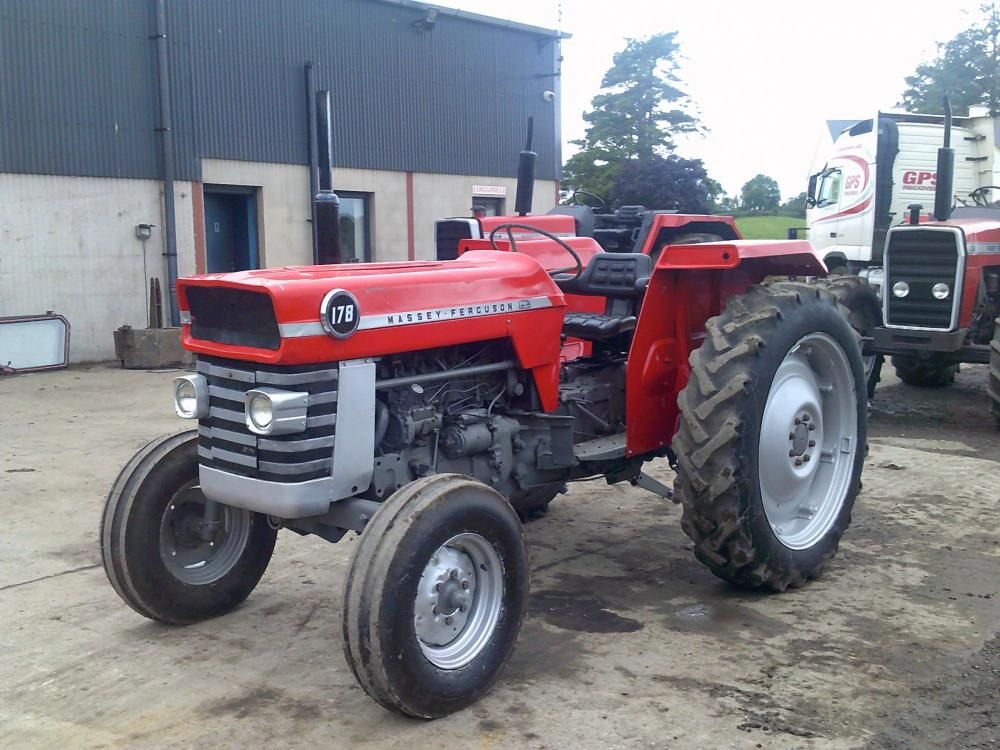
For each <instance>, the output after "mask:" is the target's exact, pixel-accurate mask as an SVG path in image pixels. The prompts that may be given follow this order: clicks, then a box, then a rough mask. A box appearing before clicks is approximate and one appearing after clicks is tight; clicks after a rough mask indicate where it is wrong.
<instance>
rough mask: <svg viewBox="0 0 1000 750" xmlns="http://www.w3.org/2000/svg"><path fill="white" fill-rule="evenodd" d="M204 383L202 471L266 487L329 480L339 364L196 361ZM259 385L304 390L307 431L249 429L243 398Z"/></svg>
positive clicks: (200, 428) (200, 442) (200, 437)
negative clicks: (288, 432) (206, 401)
mask: <svg viewBox="0 0 1000 750" xmlns="http://www.w3.org/2000/svg"><path fill="white" fill-rule="evenodd" d="M198 372H199V373H201V374H202V375H204V376H205V378H206V379H207V380H208V392H209V415H208V417H206V418H205V419H201V420H199V422H198V456H199V460H200V461H201V463H202V464H204V465H205V466H210V467H212V468H215V469H220V470H222V471H228V472H230V473H232V474H239V475H241V476H245V477H253V478H255V479H266V480H267V481H270V482H305V481H307V480H309V479H319V478H321V477H327V476H329V475H330V465H331V459H332V456H333V437H334V430H335V425H336V422H337V363H336V362H327V363H324V364H321V365H301V366H292V367H275V366H268V365H258V364H253V363H250V362H240V361H236V360H231V359H219V358H216V357H199V358H198ZM258 386H266V387H269V388H279V389H281V390H287V391H297V392H303V391H308V392H309V394H310V397H309V409H308V411H307V413H306V430H305V432H299V433H295V434H293V435H273V436H271V435H256V434H254V433H252V432H250V430H249V429H247V426H246V421H245V407H244V402H243V396H244V395H245V394H246V392H247V391H249V390H251V389H253V388H256V387H258Z"/></svg>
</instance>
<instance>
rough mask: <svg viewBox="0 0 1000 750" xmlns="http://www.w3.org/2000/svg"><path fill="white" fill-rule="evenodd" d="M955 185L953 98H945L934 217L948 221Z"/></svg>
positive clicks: (935, 188)
mask: <svg viewBox="0 0 1000 750" xmlns="http://www.w3.org/2000/svg"><path fill="white" fill-rule="evenodd" d="M954 186H955V150H954V149H953V148H952V147H951V100H950V99H949V98H948V97H947V96H946V97H945V98H944V146H943V147H942V148H939V149H938V157H937V183H936V185H935V187H934V218H935V219H937V220H938V221H948V219H950V218H951V204H952V200H953V193H954V192H955V190H954Z"/></svg>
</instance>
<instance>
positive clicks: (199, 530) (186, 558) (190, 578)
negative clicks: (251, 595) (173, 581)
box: [160, 485, 250, 586]
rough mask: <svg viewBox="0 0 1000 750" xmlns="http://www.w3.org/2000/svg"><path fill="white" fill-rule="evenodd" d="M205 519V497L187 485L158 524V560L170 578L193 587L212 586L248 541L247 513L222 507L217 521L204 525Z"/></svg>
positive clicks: (236, 560) (240, 509) (172, 500)
mask: <svg viewBox="0 0 1000 750" xmlns="http://www.w3.org/2000/svg"><path fill="white" fill-rule="evenodd" d="M204 516H205V496H204V495H203V494H202V492H201V488H199V487H198V486H196V485H189V486H187V487H184V488H183V489H181V490H180V491H178V492H177V493H176V494H175V495H174V496H173V497H172V498H171V499H170V502H169V503H167V507H166V508H165V509H164V512H163V518H162V519H161V521H160V559H161V560H162V561H163V564H164V565H165V566H166V568H167V570H169V571H170V573H171V575H173V576H174V577H175V578H177V579H178V580H180V581H183V582H184V583H187V584H190V585H193V586H204V585H207V584H210V583H213V582H215V581H217V580H219V579H220V578H222V577H223V576H224V575H225V574H226V573H228V572H229V571H230V570H232V568H233V566H234V565H235V564H236V563H237V562H238V561H239V559H240V556H241V555H242V554H243V550H244V549H245V548H246V545H247V543H248V541H249V538H250V512H249V511H247V510H243V509H242V508H233V507H230V506H223V507H222V512H221V518H222V520H221V521H219V522H211V523H207V522H206V521H205V520H204ZM206 523H207V525H206ZM205 529H208V530H209V533H203V530H205Z"/></svg>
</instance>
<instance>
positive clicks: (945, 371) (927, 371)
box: [892, 354, 958, 388]
mask: <svg viewBox="0 0 1000 750" xmlns="http://www.w3.org/2000/svg"><path fill="white" fill-rule="evenodd" d="M892 366H893V367H895V368H896V376H897V377H898V378H899V379H900V380H902V381H903V382H904V383H906V384H907V385H916V386H920V387H923V388H944V387H945V386H947V385H951V384H952V383H954V382H955V375H956V374H957V373H958V365H957V364H955V363H953V362H942V361H941V360H940V358H938V357H934V356H932V357H930V358H928V359H921V358H920V357H907V356H903V355H901V354H893V355H892Z"/></svg>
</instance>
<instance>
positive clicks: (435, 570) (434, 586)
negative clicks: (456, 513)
mask: <svg viewBox="0 0 1000 750" xmlns="http://www.w3.org/2000/svg"><path fill="white" fill-rule="evenodd" d="M503 593H504V583H503V563H502V562H501V561H500V555H498V554H497V551H496V549H494V547H493V545H492V544H490V543H489V541H487V540H486V538H485V537H483V536H481V535H480V534H476V533H473V532H465V533H463V534H457V535H456V536H453V537H452V538H451V539H449V540H448V541H447V542H445V543H444V544H442V545H441V546H440V547H438V549H437V551H436V552H435V553H434V554H433V555H432V556H431V559H430V560H429V561H428V563H427V567H425V568H424V572H423V574H422V575H421V576H420V582H419V583H418V584H417V596H416V600H415V601H414V603H413V629H414V631H415V633H416V636H417V643H419V644H420V650H421V651H422V652H423V654H424V656H425V657H427V660H428V661H429V662H430V663H431V664H433V665H434V666H436V667H438V668H439V669H460V668H461V667H464V666H465V665H466V664H468V663H470V662H471V661H472V660H473V659H475V658H476V657H477V656H478V655H479V654H480V652H481V651H482V650H483V649H484V648H485V647H486V645H487V644H488V643H489V641H490V638H491V637H492V636H493V631H494V630H495V629H496V626H497V622H498V621H499V620H500V610H501V608H502V606H503Z"/></svg>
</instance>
